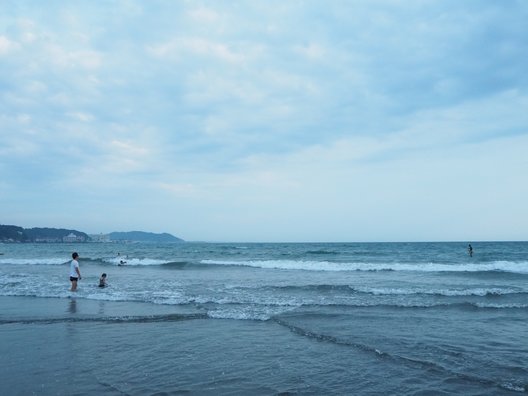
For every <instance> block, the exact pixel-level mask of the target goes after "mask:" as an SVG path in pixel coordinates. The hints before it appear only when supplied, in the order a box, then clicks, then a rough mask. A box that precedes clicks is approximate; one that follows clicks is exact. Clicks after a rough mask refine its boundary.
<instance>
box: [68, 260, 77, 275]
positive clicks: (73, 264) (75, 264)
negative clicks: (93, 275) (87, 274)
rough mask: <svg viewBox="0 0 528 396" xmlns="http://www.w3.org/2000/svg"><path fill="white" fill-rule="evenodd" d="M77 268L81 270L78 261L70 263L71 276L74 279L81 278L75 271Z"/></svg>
mask: <svg viewBox="0 0 528 396" xmlns="http://www.w3.org/2000/svg"><path fill="white" fill-rule="evenodd" d="M76 268H77V269H78V268H79V262H78V261H77V260H72V261H71V263H70V276H72V277H74V278H78V277H79V274H78V273H77V271H75V269H76Z"/></svg>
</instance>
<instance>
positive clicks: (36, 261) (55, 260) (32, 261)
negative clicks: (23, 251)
mask: <svg viewBox="0 0 528 396" xmlns="http://www.w3.org/2000/svg"><path fill="white" fill-rule="evenodd" d="M69 261H70V260H65V259H64V257H44V258H18V259H14V258H3V259H0V264H12V265H62V264H65V263H68V262H69Z"/></svg>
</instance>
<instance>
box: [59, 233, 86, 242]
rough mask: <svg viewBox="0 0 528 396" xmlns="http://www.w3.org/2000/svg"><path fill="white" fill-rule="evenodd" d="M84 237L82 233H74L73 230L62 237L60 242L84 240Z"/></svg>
mask: <svg viewBox="0 0 528 396" xmlns="http://www.w3.org/2000/svg"><path fill="white" fill-rule="evenodd" d="M84 241H85V238H84V237H83V236H82V235H75V234H74V233H73V232H70V233H69V234H68V235H66V236H65V237H62V242H84Z"/></svg>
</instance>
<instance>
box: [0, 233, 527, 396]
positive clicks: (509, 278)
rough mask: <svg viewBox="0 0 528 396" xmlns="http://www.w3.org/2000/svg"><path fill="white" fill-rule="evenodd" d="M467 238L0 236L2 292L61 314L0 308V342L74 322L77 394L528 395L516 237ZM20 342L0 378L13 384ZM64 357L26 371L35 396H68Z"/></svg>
mask: <svg viewBox="0 0 528 396" xmlns="http://www.w3.org/2000/svg"><path fill="white" fill-rule="evenodd" d="M472 245H473V248H474V254H473V256H472V257H470V256H469V255H468V253H467V243H281V244H271V243H263V244H259V243H252V244H247V243H176V244H143V243H131V244H114V243H86V244H71V245H70V244H3V245H0V253H2V255H0V296H4V297H5V298H7V297H9V298H11V300H9V301H12V298H19V299H20V300H17V301H22V300H21V299H24V300H23V301H24V302H27V299H28V298H31V299H32V301H34V302H35V304H36V305H39V304H40V305H43V306H44V305H49V304H50V302H51V301H53V302H54V304H56V303H57V301H62V302H64V307H67V308H65V309H64V310H63V311H64V312H63V313H62V314H61V315H59V316H57V315H55V314H54V313H53V312H50V310H49V309H42V310H40V311H38V312H39V314H38V315H36V314H32V315H33V316H32V317H30V318H28V317H27V315H26V317H24V315H17V314H16V312H13V309H11V310H10V311H9V312H8V310H4V312H1V311H0V336H2V338H4V340H6V341H7V340H8V341H9V345H11V346H10V347H8V346H5V350H4V351H5V352H6V353H13V350H14V348H15V346H16V345H18V343H24V344H27V343H28V337H26V338H23V337H22V335H21V331H22V330H23V331H25V332H29V333H31V332H38V333H39V334H40V335H42V334H44V335H46V334H48V333H49V335H50V337H51V338H50V339H52V340H53V339H54V338H53V337H52V334H56V333H57V332H58V331H67V330H66V328H68V329H72V328H74V329H75V331H76V332H77V333H76V339H77V340H78V341H77V342H76V343H75V344H73V348H77V349H79V350H80V351H84V350H91V351H93V354H90V355H89V357H87V358H85V359H84V360H82V361H76V362H75V364H76V365H80V366H81V368H82V370H83V371H84V372H88V373H90V375H91V378H92V380H91V381H86V382H83V380H82V379H81V380H79V381H78V386H81V387H82V389H81V391H80V393H83V392H85V393H97V392H101V391H102V390H104V391H105V392H106V393H108V394H113V393H115V394H119V393H125V394H155V393H166V394H175V393H180V392H190V393H197V394H281V393H282V394H377V393H389V394H438V393H444V394H478V395H482V394H489V395H495V394H516V393H522V392H527V391H528V363H527V362H528V341H527V339H528V338H527V336H528V282H527V281H528V243H526V242H480V243H478V242H475V243H472ZM73 251H77V252H78V253H79V255H80V259H79V263H80V269H81V274H82V280H81V281H80V282H79V289H78V291H77V292H76V293H72V292H70V291H69V287H70V282H69V279H68V278H69V261H70V259H71V253H72V252H73ZM120 261H126V263H125V265H118V264H120ZM103 272H104V273H106V274H107V283H108V287H106V288H104V289H102V288H99V287H97V284H98V280H99V276H100V275H101V274H102V273H103ZM0 301H1V300H0ZM3 301H7V300H5V299H4V300H3ZM94 304H96V305H94ZM134 304H135V305H134ZM90 307H91V308H90ZM94 307H95V308H94ZM15 311H16V310H15ZM83 312H84V313H86V314H85V315H81V314H80V313H83ZM30 316H31V315H30ZM47 316H49V317H47ZM9 326H15V327H13V328H10V327H9ZM65 326H66V327H65ZM72 326H73V327H72ZM10 329H11V330H10ZM21 329H22V330H21ZM15 330H16V331H15ZM98 335H99V336H101V335H104V337H105V341H104V345H105V346H104V347H103V346H101V345H100V344H99V343H98V342H95V341H94V340H95V339H97V338H98ZM21 337H22V338H21ZM31 342H34V343H35V345H34V347H33V348H29V349H28V350H29V351H28V350H26V351H25V352H23V353H22V352H15V356H17V357H18V360H16V359H15V360H14V361H17V362H18V363H17V364H18V365H16V364H15V363H12V364H13V365H12V366H11V370H10V371H9V376H8V377H9V378H0V382H2V381H1V380H4V382H5V381H8V380H10V381H12V382H13V386H15V387H16V386H19V385H16V384H18V382H17V381H16V380H15V379H16V374H15V373H16V372H20V371H22V372H24V370H28V369H27V367H28V365H29V366H31V364H29V363H28V362H29V361H32V359H33V360H35V359H36V358H39V356H37V355H36V352H35V350H38V349H39V348H38V345H39V344H38V339H36V340H35V341H31ZM6 345H7V343H6ZM13 345H14V346H13ZM108 345H110V346H108ZM26 346H27V345H26ZM108 348H111V350H112V353H111V354H109V353H106V351H108ZM59 355H60V354H59ZM64 355H68V353H67V352H66V351H65V352H64ZM61 356H62V355H61ZM40 358H44V357H41V356H40ZM63 360H64V359H58V360H57V361H56V362H55V363H53V364H51V363H50V364H51V367H53V368H54V369H53V370H52V372H42V371H38V370H37V369H36V368H35V370H34V371H36V372H37V374H36V373H35V372H31V374H32V375H37V376H38V372H40V373H41V380H40V381H41V385H42V386H43V387H44V388H42V389H41V390H45V391H44V393H46V392H48V393H49V394H68V393H69V391H71V389H69V388H68V387H66V386H65V385H64V384H61V383H60V382H53V383H52V381H51V380H50V378H55V377H54V374H53V373H55V372H57V371H61V370H62V369H65V370H68V368H67V366H64V367H62V366H63V365H65V364H66V363H64V362H63ZM70 363H71V362H70ZM6 376H7V374H6V375H4V377H6ZM13 378H15V379H13ZM20 386H21V388H20V389H19V390H20V391H21V392H20V393H23V391H28V390H31V391H34V390H33V389H32V388H31V387H29V388H28V387H27V385H20ZM24 386H26V387H24ZM37 393H38V392H37Z"/></svg>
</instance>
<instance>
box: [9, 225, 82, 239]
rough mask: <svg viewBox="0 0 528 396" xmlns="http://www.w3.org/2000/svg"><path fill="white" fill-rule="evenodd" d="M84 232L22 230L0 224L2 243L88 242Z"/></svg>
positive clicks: (54, 229)
mask: <svg viewBox="0 0 528 396" xmlns="http://www.w3.org/2000/svg"><path fill="white" fill-rule="evenodd" d="M89 240H90V237H89V236H88V235H87V234H85V233H84V232H81V231H77V230H68V229H65V228H22V227H18V226H14V225H2V224H0V241H4V242H87V241H89Z"/></svg>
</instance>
